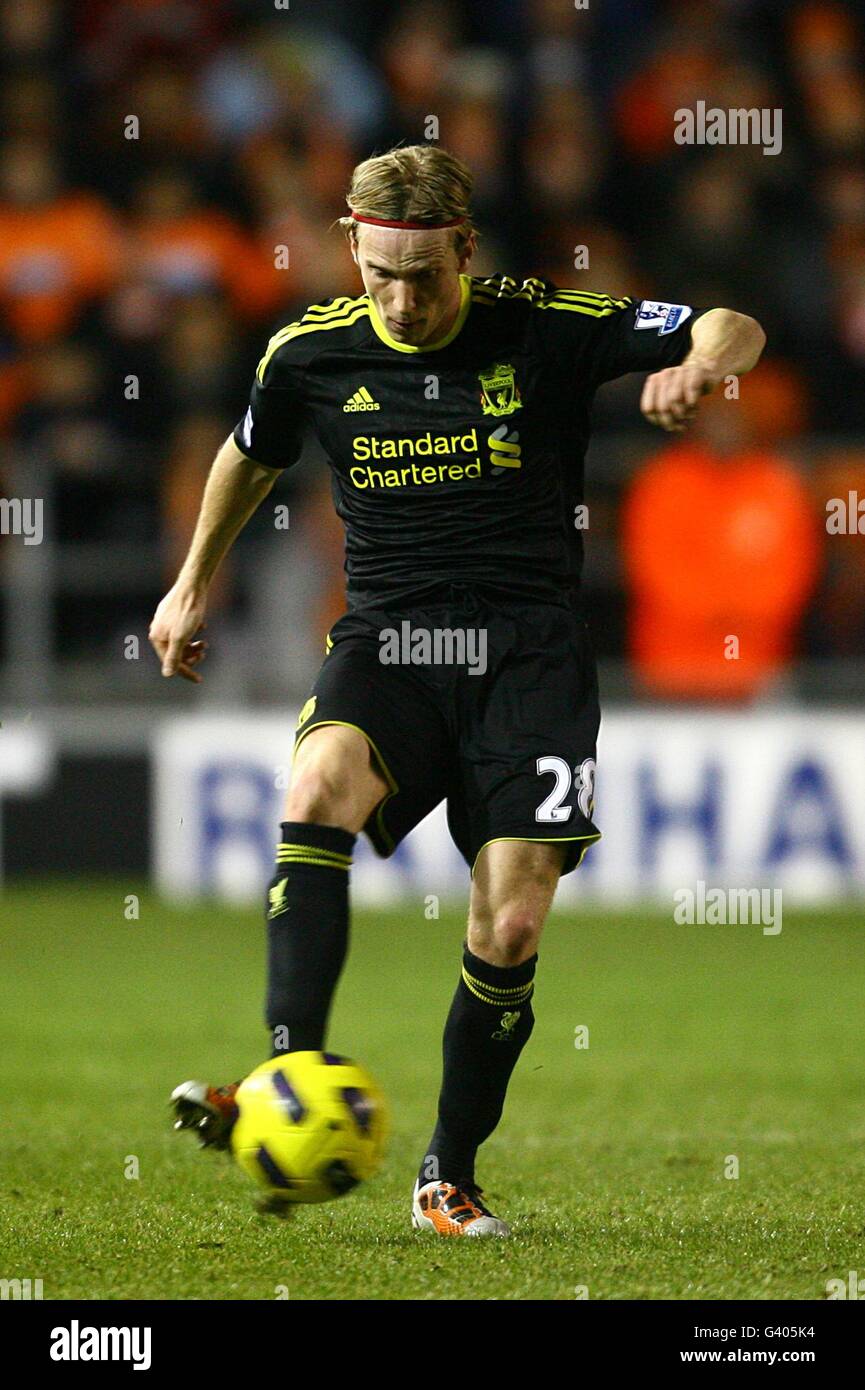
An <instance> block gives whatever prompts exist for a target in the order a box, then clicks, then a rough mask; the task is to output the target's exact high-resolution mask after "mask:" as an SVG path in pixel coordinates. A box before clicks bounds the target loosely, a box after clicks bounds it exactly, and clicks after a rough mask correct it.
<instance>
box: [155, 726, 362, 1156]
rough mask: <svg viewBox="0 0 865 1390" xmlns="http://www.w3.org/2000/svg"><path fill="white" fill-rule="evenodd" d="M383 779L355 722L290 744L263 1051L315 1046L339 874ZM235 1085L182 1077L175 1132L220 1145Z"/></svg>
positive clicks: (343, 881) (333, 970) (271, 899)
mask: <svg viewBox="0 0 865 1390" xmlns="http://www.w3.org/2000/svg"><path fill="white" fill-rule="evenodd" d="M388 790H389V789H388V785H387V782H386V781H385V779H384V777H383V776H382V773H381V771H380V770H379V769H378V767H377V766H376V763H375V758H374V755H373V752H372V749H371V748H370V745H369V743H368V741H367V739H366V738H365V737H364V735H363V734H362V733H361V732H360V731H359V730H358V729H356V728H348V727H344V726H342V725H336V724H323V725H321V726H319V727H318V728H313V729H311V730H310V731H309V733H308V734H307V735H306V737H304V738H303V740H302V742H301V743H300V744H299V745H298V747H297V749H296V751H295V758H294V764H293V767H292V779H291V786H290V788H289V791H288V794H287V796H286V802H285V820H284V821H283V822H282V826H281V831H282V834H281V838H280V842H279V845H278V846H277V854H276V873H275V875H274V878H273V879H272V881H271V884H270V887H269V890H268V905H267V933H268V969H267V980H268V985H267V1023H268V1027H269V1028H270V1030H271V1037H272V1042H273V1053H274V1055H276V1054H277V1053H282V1052H301V1051H318V1050H320V1049H321V1048H322V1046H323V1043H324V1033H325V1028H326V1026H327V1016H328V1013H329V1012H330V1006H331V1002H332V1000H333V995H334V991H335V989H336V985H337V981H338V979H339V976H340V972H341V970H342V967H343V963H344V961H345V956H346V952H347V949H348V926H349V901H348V877H349V869H350V867H351V855H352V850H353V848H354V842H355V839H356V837H357V835H358V832H359V831H360V830H361V829H362V828H363V826H364V824H365V823H366V821H367V819H368V818H369V816H370V815H371V814H372V812H373V811H374V810H375V807H376V806H377V805H378V804H379V802H380V801H381V800H382V799H383V798H384V797H385V796H387V795H388ZM237 1085H238V1083H237V1082H234V1083H232V1084H231V1085H228V1086H208V1085H207V1083H206V1082H202V1081H185V1082H183V1084H182V1085H180V1086H178V1087H176V1089H175V1090H174V1092H173V1094H172V1097H171V1099H172V1104H173V1106H174V1110H175V1115H176V1122H175V1128H176V1129H194V1130H195V1131H196V1133H197V1134H198V1137H199V1140H200V1142H201V1143H202V1144H203V1145H204V1146H205V1147H210V1146H212V1147H214V1148H225V1147H226V1146H227V1144H228V1140H229V1136H230V1133H231V1128H232V1126H233V1124H234V1121H235V1118H236V1114H237V1111H236V1107H235V1104H234V1094H235V1092H236V1090H237Z"/></svg>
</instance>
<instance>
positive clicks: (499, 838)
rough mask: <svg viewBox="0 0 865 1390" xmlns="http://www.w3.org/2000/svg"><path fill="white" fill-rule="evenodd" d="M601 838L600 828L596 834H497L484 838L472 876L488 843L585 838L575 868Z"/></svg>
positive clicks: (562, 841) (570, 841)
mask: <svg viewBox="0 0 865 1390" xmlns="http://www.w3.org/2000/svg"><path fill="white" fill-rule="evenodd" d="M600 839H601V832H600V830H599V831H598V832H597V834H595V835H495V836H494V837H493V838H492V840H484V842H483V844H482V845H481V847H480V849H479V850H478V852H477V854H476V855H475V862H474V863H473V864H472V873H471V876H472V878H474V876H475V869H476V868H477V866H478V860H479V859H480V857H481V855H482V854H483V852H484V850H485V849H486V847H487V845H503V844H518V843H523V844H531V845H563V844H566V843H567V844H573V843H574V842H575V841H577V840H585V841H586V843H585V844H584V845H583V850H582V853H581V854H580V857H579V859H578V860H577V862H576V864H575V865H574V868H575V869H578V868H579V867H580V865H581V864H582V862H583V860H584V859H585V857H586V850H588V849H591V847H592V845H595V844H597V842H598V840H600Z"/></svg>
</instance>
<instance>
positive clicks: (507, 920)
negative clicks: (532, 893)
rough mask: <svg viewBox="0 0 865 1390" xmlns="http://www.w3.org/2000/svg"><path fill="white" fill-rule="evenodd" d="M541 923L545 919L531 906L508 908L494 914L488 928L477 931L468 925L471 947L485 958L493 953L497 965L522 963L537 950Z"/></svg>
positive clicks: (492, 961)
mask: <svg viewBox="0 0 865 1390" xmlns="http://www.w3.org/2000/svg"><path fill="white" fill-rule="evenodd" d="M542 926H543V921H542V920H541V919H540V918H539V916H538V914H537V913H536V912H534V911H533V909H532V908H530V907H522V906H519V905H513V906H509V907H505V908H502V909H501V910H500V911H499V912H497V913H496V914H495V915H494V917H493V919H492V922H491V923H490V924H488V926H487V929H486V930H480V931H478V932H477V933H474V932H473V931H472V929H471V927H470V928H469V950H471V951H476V954H478V955H480V956H481V957H482V958H484V959H490V957H491V956H494V957H495V959H494V960H491V961H490V963H491V964H494V965H504V966H508V965H521V964H522V962H523V961H524V960H528V958H529V956H533V955H534V953H535V951H536V950H537V946H538V938H539V936H540V934H541V927H542ZM473 938H474V940H475V943H476V944H475V945H472V940H473Z"/></svg>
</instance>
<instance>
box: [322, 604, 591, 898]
mask: <svg viewBox="0 0 865 1390" xmlns="http://www.w3.org/2000/svg"><path fill="white" fill-rule="evenodd" d="M460 634H462V636H461V635H460ZM472 634H474V635H472ZM599 723H600V711H599V708H598V683H597V674H596V670H595V661H594V655H593V653H592V650H591V644H590V640H589V634H588V631H587V629H586V625H585V623H584V622H583V621H582V619H580V618H578V617H577V616H576V615H574V614H573V613H571V611H570V610H569V609H566V608H564V607H562V608H559V607H555V606H552V605H545V604H528V603H525V602H520V603H517V602H498V601H496V602H495V603H492V602H490V601H487V600H485V599H481V598H478V597H476V596H472V595H470V594H463V595H461V596H460V599H459V602H454V601H452V602H450V603H447V604H444V603H443V604H433V605H424V606H423V607H412V608H411V609H400V610H387V611H385V610H383V609H372V608H364V609H362V610H360V611H356V612H353V613H348V614H346V616H345V617H343V618H340V620H339V622H338V623H337V624H336V625H335V627H334V628H333V629H332V631H331V633H330V636H329V638H328V654H327V656H326V658H325V661H324V664H323V665H322V668H321V670H320V672H319V675H318V678H317V679H316V681H315V684H314V686H313V688H312V692H311V695H310V698H309V699H308V700H307V702H306V704H305V705H304V707H303V709H302V710H301V715H300V720H299V724H298V731H297V740H296V741H297V743H299V742H300V741H301V740H302V739H303V738H305V737H306V735H307V734H309V733H310V732H311V731H312V730H313V729H317V728H320V727H321V726H322V725H324V724H342V725H347V726H349V727H351V728H356V729H359V730H360V732H361V733H363V734H364V735H365V737H366V739H367V741H368V742H369V744H370V746H371V748H372V751H373V753H374V756H375V759H376V762H377V764H378V766H379V768H380V771H381V772H382V775H383V776H384V778H385V780H386V782H387V784H388V787H389V789H390V790H389V792H388V795H387V796H386V797H385V798H384V800H383V801H382V802H381V803H380V805H379V806H378V808H377V810H376V811H375V813H374V814H373V816H371V817H370V820H369V821H368V822H367V824H366V826H365V830H366V832H367V834H368V835H369V838H370V840H371V841H372V843H373V845H374V847H375V849H376V850H377V852H378V853H379V854H380V855H382V856H387V855H389V854H392V853H393V851H394V849H395V848H396V846H397V845H398V844H399V842H400V840H402V839H403V837H404V836H406V835H407V834H408V833H409V831H410V830H412V829H413V828H414V826H416V825H417V824H418V823H419V822H420V821H422V820H423V818H424V817H425V816H426V815H428V814H429V812H430V811H432V810H433V809H434V807H436V806H437V805H438V804H439V802H440V801H442V800H444V799H446V800H447V815H448V826H449V829H450V832H451V835H452V836H453V839H454V842H455V843H456V845H457V848H458V849H459V850H460V853H461V854H462V855H463V857H464V859H465V860H466V862H467V863H468V864H469V866H470V867H471V868H472V870H474V865H475V862H476V860H477V857H478V854H479V853H480V851H481V849H482V848H483V847H484V845H488V844H489V843H490V842H491V841H493V840H540V841H556V842H558V841H561V842H563V843H564V844H565V846H566V850H567V853H566V858H565V863H564V867H563V869H562V872H563V873H569V872H570V871H571V870H572V869H575V868H576V867H577V865H578V864H579V863H580V860H581V859H582V857H583V854H584V853H585V851H586V849H587V848H588V847H589V845H590V844H593V843H594V842H595V841H596V840H598V839H600V832H599V831H598V830H597V829H596V828H595V826H594V824H593V823H592V819H591V815H592V808H593V794H594V771H595V755H596V747H597V736H598V725H599Z"/></svg>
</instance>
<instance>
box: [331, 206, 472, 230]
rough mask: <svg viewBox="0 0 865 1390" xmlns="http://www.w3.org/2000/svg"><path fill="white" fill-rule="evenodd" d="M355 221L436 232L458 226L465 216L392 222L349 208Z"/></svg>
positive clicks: (379, 225) (378, 225) (377, 225)
mask: <svg viewBox="0 0 865 1390" xmlns="http://www.w3.org/2000/svg"><path fill="white" fill-rule="evenodd" d="M349 212H350V213H351V216H352V217H353V218H354V220H355V222H369V223H371V224H372V226H373V227H400V228H401V229H402V230H403V231H406V232H437V231H438V230H439V228H440V227H458V226H459V225H460V223H461V222H465V220H466V219H465V217H464V216H463V217H452V218H451V220H450V221H449V222H394V221H391V220H390V219H389V218H387V217H364V216H363V214H362V213H359V212H355V210H354V208H349Z"/></svg>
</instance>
